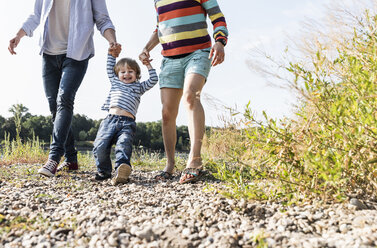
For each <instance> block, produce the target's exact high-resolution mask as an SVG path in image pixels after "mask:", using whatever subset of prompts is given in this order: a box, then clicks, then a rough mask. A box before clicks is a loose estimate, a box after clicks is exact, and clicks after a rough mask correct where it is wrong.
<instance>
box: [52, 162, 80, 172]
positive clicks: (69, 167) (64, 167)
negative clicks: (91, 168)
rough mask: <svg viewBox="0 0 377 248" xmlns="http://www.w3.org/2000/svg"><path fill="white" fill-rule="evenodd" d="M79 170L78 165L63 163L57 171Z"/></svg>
mask: <svg viewBox="0 0 377 248" xmlns="http://www.w3.org/2000/svg"><path fill="white" fill-rule="evenodd" d="M78 169H79V165H78V163H71V162H67V161H65V162H63V163H62V164H61V165H59V167H58V169H57V170H56V171H58V172H59V171H75V170H78Z"/></svg>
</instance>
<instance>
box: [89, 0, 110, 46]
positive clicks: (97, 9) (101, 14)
mask: <svg viewBox="0 0 377 248" xmlns="http://www.w3.org/2000/svg"><path fill="white" fill-rule="evenodd" d="M92 8H93V10H92V11H93V18H94V22H95V23H96V26H97V29H98V30H99V31H100V32H101V34H102V36H103V37H105V39H106V40H107V41H108V42H109V44H110V45H115V44H116V35H115V27H114V25H113V23H112V21H111V19H110V16H109V12H108V11H107V6H106V1H98V0H92Z"/></svg>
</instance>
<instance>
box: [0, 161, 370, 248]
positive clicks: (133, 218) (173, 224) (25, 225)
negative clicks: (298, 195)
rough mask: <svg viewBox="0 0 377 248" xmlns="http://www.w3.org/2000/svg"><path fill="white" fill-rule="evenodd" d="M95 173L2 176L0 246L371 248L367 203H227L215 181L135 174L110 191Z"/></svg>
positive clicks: (106, 184) (231, 200)
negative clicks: (189, 181) (164, 179)
mask: <svg viewBox="0 0 377 248" xmlns="http://www.w3.org/2000/svg"><path fill="white" fill-rule="evenodd" d="M27 167H28V169H35V170H36V169H37V168H38V167H35V168H34V167H33V166H30V165H29V166H27ZM93 174H94V172H81V171H80V172H79V173H74V174H72V175H70V174H62V175H60V176H59V177H55V178H41V177H39V176H36V175H27V176H26V175H25V176H22V175H18V176H19V178H17V180H11V181H9V180H3V178H2V177H1V175H0V182H1V187H0V199H1V201H0V215H1V216H3V217H2V218H3V219H4V220H6V222H5V221H3V222H2V223H0V224H1V228H3V227H5V226H4V225H7V226H9V225H12V226H9V227H10V228H9V231H8V232H0V247H5V248H10V247H41V248H42V247H46V248H47V247H70V246H72V245H73V244H74V246H75V247H109V248H111V247H151V248H152V247H203V248H204V247H209V248H211V247H257V246H258V245H259V244H261V243H262V242H263V243H265V244H266V246H268V247H312V248H316V247H339V248H340V247H373V248H375V247H376V246H377V210H376V209H377V207H376V206H377V204H376V203H375V202H372V201H367V202H363V201H362V200H360V199H356V198H352V199H350V200H349V201H348V202H345V203H343V204H339V203H334V204H326V205H321V204H318V203H312V204H309V203H308V204H306V205H304V206H294V205H292V206H285V205H283V204H280V203H275V202H253V201H247V200H245V199H241V200H235V199H226V198H225V197H223V196H222V195H219V194H216V193H215V192H211V191H208V190H207V189H208V188H216V187H222V183H220V182H217V181H208V180H206V181H199V182H197V183H195V184H187V185H180V184H179V183H177V179H176V180H173V181H167V182H157V183H156V182H153V180H152V179H153V176H154V173H152V172H143V171H138V170H134V171H133V172H132V175H131V178H130V179H131V180H130V182H129V183H127V184H124V185H118V186H112V185H111V184H110V181H104V182H101V183H99V182H93V181H91V180H90V179H91V178H92V177H93ZM9 223H12V224H9Z"/></svg>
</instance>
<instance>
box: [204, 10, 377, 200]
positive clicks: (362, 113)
mask: <svg viewBox="0 0 377 248" xmlns="http://www.w3.org/2000/svg"><path fill="white" fill-rule="evenodd" d="M360 19H361V20H362V21H360V23H359V26H358V27H355V31H354V37H353V39H352V40H344V41H343V43H342V44H339V45H338V46H337V53H336V56H334V54H331V56H330V55H329V54H330V53H329V52H328V51H326V50H325V49H324V48H322V49H319V50H318V51H317V52H316V54H315V56H310V57H311V58H312V61H310V64H309V65H308V62H307V61H305V62H304V61H303V62H298V63H293V62H292V63H289V66H287V67H286V70H287V71H288V72H289V73H290V74H291V75H292V76H293V78H294V82H292V84H293V85H295V87H296V89H298V90H299V92H300V93H301V96H302V97H301V102H300V104H299V106H300V108H299V109H298V110H297V112H296V116H297V117H296V118H293V119H285V120H280V121H275V120H273V119H271V118H269V117H268V116H267V114H265V113H264V117H265V120H263V121H258V120H257V119H256V118H255V116H254V114H253V112H252V110H251V108H250V106H247V109H246V111H245V114H244V117H245V126H246V128H244V130H243V131H245V135H244V137H246V138H247V139H246V140H245V142H244V143H243V146H244V149H236V147H239V145H237V146H233V147H231V148H229V149H228V158H235V157H238V158H240V157H241V158H242V159H241V160H240V161H235V160H234V159H233V161H235V162H237V164H238V166H237V167H234V166H233V167H230V166H229V161H228V163H226V164H225V166H224V167H222V169H218V171H219V173H218V175H219V176H220V177H221V178H223V179H225V180H227V181H229V182H231V185H232V187H230V188H229V189H230V190H231V194H233V195H235V196H243V197H248V198H256V199H284V200H287V201H291V202H292V201H300V200H302V199H306V198H307V197H321V198H322V199H332V200H334V199H338V200H343V199H345V198H346V197H347V196H348V195H349V194H351V193H352V194H358V195H359V196H360V195H363V196H367V197H374V198H375V197H376V193H375V192H377V167H376V164H377V112H376V110H377V36H376V35H377V33H376V30H377V17H376V16H373V17H370V16H368V14H366V15H365V16H364V17H363V18H360ZM220 132H224V131H220ZM212 137H213V134H212ZM208 139H211V136H210V137H209V138H208ZM229 140H230V139H229V138H227V144H228V146H229V144H232V142H230V141H229ZM234 140H239V137H234ZM211 142H212V141H209V142H208V143H209V144H211ZM237 143H239V142H238V141H237V142H234V144H237ZM235 151H237V153H238V156H235V154H234V152H235ZM245 154H247V156H245ZM229 189H228V192H229Z"/></svg>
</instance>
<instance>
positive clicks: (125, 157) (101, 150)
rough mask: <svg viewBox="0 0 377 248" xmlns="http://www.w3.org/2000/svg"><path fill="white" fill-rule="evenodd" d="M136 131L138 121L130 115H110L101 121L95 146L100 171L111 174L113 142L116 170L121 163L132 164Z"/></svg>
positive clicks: (95, 156)
mask: <svg viewBox="0 0 377 248" xmlns="http://www.w3.org/2000/svg"><path fill="white" fill-rule="evenodd" d="M135 133H136V122H135V120H134V119H132V118H130V117H126V116H119V115H108V116H107V117H106V118H105V119H104V120H103V121H102V122H101V125H100V127H99V129H98V133H97V137H96V140H95V141H94V148H93V155H94V158H95V160H96V166H97V171H98V172H99V173H103V174H106V175H110V174H111V171H112V166H111V159H110V153H111V146H112V145H113V144H115V170H116V169H117V168H118V167H119V165H121V164H128V165H130V166H131V162H130V160H131V154H132V142H133V139H134V136H135Z"/></svg>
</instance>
